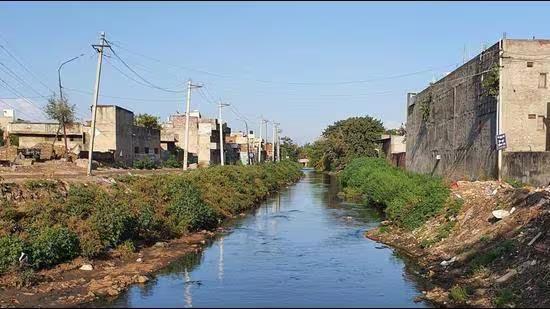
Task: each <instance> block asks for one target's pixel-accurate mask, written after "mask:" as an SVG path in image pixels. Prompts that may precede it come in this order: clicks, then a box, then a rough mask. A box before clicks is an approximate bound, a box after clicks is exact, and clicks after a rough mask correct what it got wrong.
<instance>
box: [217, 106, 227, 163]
mask: <svg viewBox="0 0 550 309" xmlns="http://www.w3.org/2000/svg"><path fill="white" fill-rule="evenodd" d="M226 106H229V104H228V103H222V102H220V103H219V104H218V109H219V122H220V164H221V165H222V166H223V165H224V162H223V161H224V158H225V156H224V153H223V142H224V140H223V121H222V108H224V107H226Z"/></svg>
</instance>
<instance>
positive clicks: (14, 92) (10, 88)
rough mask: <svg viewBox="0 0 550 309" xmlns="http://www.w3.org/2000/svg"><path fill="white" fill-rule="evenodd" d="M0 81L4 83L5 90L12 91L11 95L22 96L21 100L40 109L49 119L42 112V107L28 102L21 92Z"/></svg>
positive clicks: (0, 79) (3, 81)
mask: <svg viewBox="0 0 550 309" xmlns="http://www.w3.org/2000/svg"><path fill="white" fill-rule="evenodd" d="M0 81H1V82H2V83H4V85H5V86H4V88H6V89H8V91H10V92H11V93H13V94H15V95H16V96H20V97H21V99H23V100H24V101H26V102H27V103H29V104H31V105H32V106H34V107H36V108H38V110H39V111H40V112H41V113H42V114H43V115H44V116H46V117H48V115H46V113H45V112H44V111H43V110H42V108H41V107H40V106H37V105H35V104H34V103H33V102H31V101H29V100H27V99H26V98H25V96H23V95H21V93H19V91H17V90H15V89H14V88H13V87H12V86H10V85H9V84H8V83H7V82H6V81H5V80H3V79H2V78H0Z"/></svg>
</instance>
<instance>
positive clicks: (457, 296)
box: [449, 285, 468, 303]
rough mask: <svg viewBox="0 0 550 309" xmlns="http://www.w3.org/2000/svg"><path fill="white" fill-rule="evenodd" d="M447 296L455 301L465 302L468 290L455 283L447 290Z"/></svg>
mask: <svg viewBox="0 0 550 309" xmlns="http://www.w3.org/2000/svg"><path fill="white" fill-rule="evenodd" d="M449 297H450V298H451V299H452V300H454V301H455V302H457V303H465V302H466V300H468V292H467V291H466V289H465V288H463V287H461V286H459V285H455V286H453V287H452V288H451V290H450V291H449Z"/></svg>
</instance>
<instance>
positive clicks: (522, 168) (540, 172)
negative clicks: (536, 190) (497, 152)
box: [502, 151, 550, 186]
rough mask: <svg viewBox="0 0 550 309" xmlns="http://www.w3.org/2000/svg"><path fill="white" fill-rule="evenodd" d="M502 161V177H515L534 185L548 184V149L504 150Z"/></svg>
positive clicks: (549, 156) (549, 160) (549, 155)
mask: <svg viewBox="0 0 550 309" xmlns="http://www.w3.org/2000/svg"><path fill="white" fill-rule="evenodd" d="M502 161H503V164H502V174H503V178H504V179H508V178H512V179H517V180H521V181H522V182H524V183H529V184H532V185H536V186H547V185H549V184H550V151H541V152H505V153H504V154H503V160H502Z"/></svg>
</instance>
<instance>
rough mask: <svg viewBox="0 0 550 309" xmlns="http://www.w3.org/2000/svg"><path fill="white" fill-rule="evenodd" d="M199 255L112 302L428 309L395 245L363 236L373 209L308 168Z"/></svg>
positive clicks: (371, 220) (373, 221)
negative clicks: (346, 198)
mask: <svg viewBox="0 0 550 309" xmlns="http://www.w3.org/2000/svg"><path fill="white" fill-rule="evenodd" d="M305 173H306V176H305V177H304V178H303V179H302V180H301V181H300V182H298V183H297V184H296V185H293V186H291V187H289V188H288V189H285V190H282V191H281V192H280V193H278V194H276V195H274V196H273V197H271V198H269V199H268V200H267V201H266V202H264V203H263V204H262V205H261V207H259V208H258V209H257V210H255V211H254V212H253V213H251V214H250V215H249V216H247V217H246V218H244V219H242V220H240V221H239V222H236V223H234V228H233V230H232V231H231V232H229V233H227V234H226V235H223V236H221V237H219V238H217V239H216V240H215V241H213V242H212V244H211V245H210V246H209V247H207V248H206V249H205V250H204V252H201V253H198V254H192V255H188V256H186V257H184V258H183V259H181V261H179V262H176V263H173V264H172V265H170V266H169V267H167V268H166V269H164V270H163V271H161V272H159V273H158V274H157V275H156V277H155V278H154V279H153V280H151V281H150V282H148V283H147V284H146V285H143V286H138V285H136V286H133V287H132V288H130V289H129V290H128V292H126V293H124V294H122V295H121V296H120V297H119V298H118V299H116V300H114V301H113V302H111V303H109V304H108V305H109V306H115V307H192V306H193V307H367V306H368V307H389V306H391V307H396V306H398V307H425V306H426V304H423V303H414V302H413V298H414V297H415V296H416V295H418V294H419V290H418V289H419V287H417V286H416V283H415V281H414V280H413V278H411V277H410V276H409V275H408V274H407V272H406V271H405V269H404V262H403V260H402V259H401V258H400V257H399V256H398V254H396V253H395V252H394V251H393V250H392V249H390V248H387V247H385V246H383V245H381V244H379V243H376V242H374V241H371V240H369V239H366V238H365V237H364V236H363V233H364V232H365V231H366V230H368V229H370V228H373V227H375V226H376V225H377V224H378V222H379V219H380V218H379V216H378V214H377V213H376V211H373V210H370V209H368V208H366V207H364V206H359V205H355V204H351V203H345V202H342V201H340V200H339V199H338V198H337V197H336V193H337V192H338V185H337V182H336V181H335V179H334V178H331V177H329V176H326V175H322V174H318V173H315V172H313V171H305Z"/></svg>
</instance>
